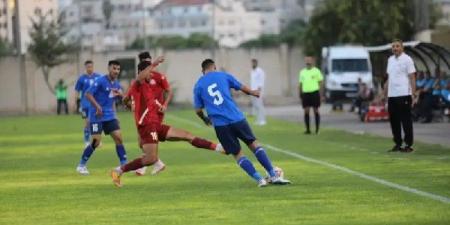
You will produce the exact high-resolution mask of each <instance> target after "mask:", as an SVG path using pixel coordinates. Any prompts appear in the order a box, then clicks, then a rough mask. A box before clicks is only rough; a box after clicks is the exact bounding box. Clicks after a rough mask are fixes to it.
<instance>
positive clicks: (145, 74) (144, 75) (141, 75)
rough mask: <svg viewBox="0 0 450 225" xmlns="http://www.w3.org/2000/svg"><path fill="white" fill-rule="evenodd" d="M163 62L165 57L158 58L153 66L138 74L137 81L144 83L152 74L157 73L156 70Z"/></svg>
mask: <svg viewBox="0 0 450 225" xmlns="http://www.w3.org/2000/svg"><path fill="white" fill-rule="evenodd" d="M162 62H164V57H163V56H158V58H156V59H155V61H154V62H153V63H152V65H150V66H149V67H147V68H145V69H144V70H142V71H141V72H139V73H138V76H137V80H138V81H141V82H142V81H144V80H145V79H146V78H148V77H149V76H150V74H151V72H153V71H155V68H156V67H157V66H158V65H159V64H160V63H162Z"/></svg>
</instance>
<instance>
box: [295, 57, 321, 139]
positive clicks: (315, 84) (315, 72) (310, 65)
mask: <svg viewBox="0 0 450 225" xmlns="http://www.w3.org/2000/svg"><path fill="white" fill-rule="evenodd" d="M305 63H306V68H304V69H302V70H301V71H300V73H299V75H298V81H299V89H300V98H301V100H302V106H303V110H304V112H305V114H304V120H305V126H306V131H305V134H311V130H310V129H309V111H310V110H309V109H310V108H311V107H312V108H313V109H314V118H315V120H316V134H318V133H319V126H320V114H319V107H320V102H321V101H322V99H323V94H322V93H323V85H322V81H323V76H322V73H321V72H320V70H319V69H317V67H315V66H314V59H313V58H312V57H310V56H307V57H306V58H305Z"/></svg>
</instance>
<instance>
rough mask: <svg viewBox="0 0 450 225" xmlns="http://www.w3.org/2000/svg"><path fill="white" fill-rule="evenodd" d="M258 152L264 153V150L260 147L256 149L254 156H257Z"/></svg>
mask: <svg viewBox="0 0 450 225" xmlns="http://www.w3.org/2000/svg"><path fill="white" fill-rule="evenodd" d="M260 151H264V148H263V147H261V146H259V147H256V149H255V155H256V154H258V152H260Z"/></svg>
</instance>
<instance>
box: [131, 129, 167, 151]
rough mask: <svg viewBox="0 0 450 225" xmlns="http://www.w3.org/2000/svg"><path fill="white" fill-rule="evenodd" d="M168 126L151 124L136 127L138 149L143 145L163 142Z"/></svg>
mask: <svg viewBox="0 0 450 225" xmlns="http://www.w3.org/2000/svg"><path fill="white" fill-rule="evenodd" d="M169 129H170V126H168V125H165V124H159V123H151V124H148V125H144V126H139V127H138V133H139V147H142V145H143V144H155V143H158V141H161V142H162V141H165V140H166V137H167V133H168V132H169Z"/></svg>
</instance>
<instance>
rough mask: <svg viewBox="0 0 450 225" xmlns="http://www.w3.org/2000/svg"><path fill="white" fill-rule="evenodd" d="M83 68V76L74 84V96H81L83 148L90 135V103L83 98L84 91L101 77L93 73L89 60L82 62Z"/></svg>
mask: <svg viewBox="0 0 450 225" xmlns="http://www.w3.org/2000/svg"><path fill="white" fill-rule="evenodd" d="M84 67H85V69H86V73H85V74H81V75H80V77H79V78H78V80H77V83H76V84H75V91H76V96H81V101H80V105H81V106H80V110H81V117H82V118H83V119H84V120H85V123H84V143H85V146H87V145H89V140H90V133H89V119H88V112H89V107H90V105H91V103H90V102H89V101H88V100H87V99H86V97H85V96H84V94H85V92H86V90H87V89H88V88H89V87H90V86H91V85H92V84H94V81H95V79H97V78H99V77H100V76H101V75H100V74H98V73H96V72H94V63H93V62H92V61H91V60H87V61H86V62H84Z"/></svg>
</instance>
